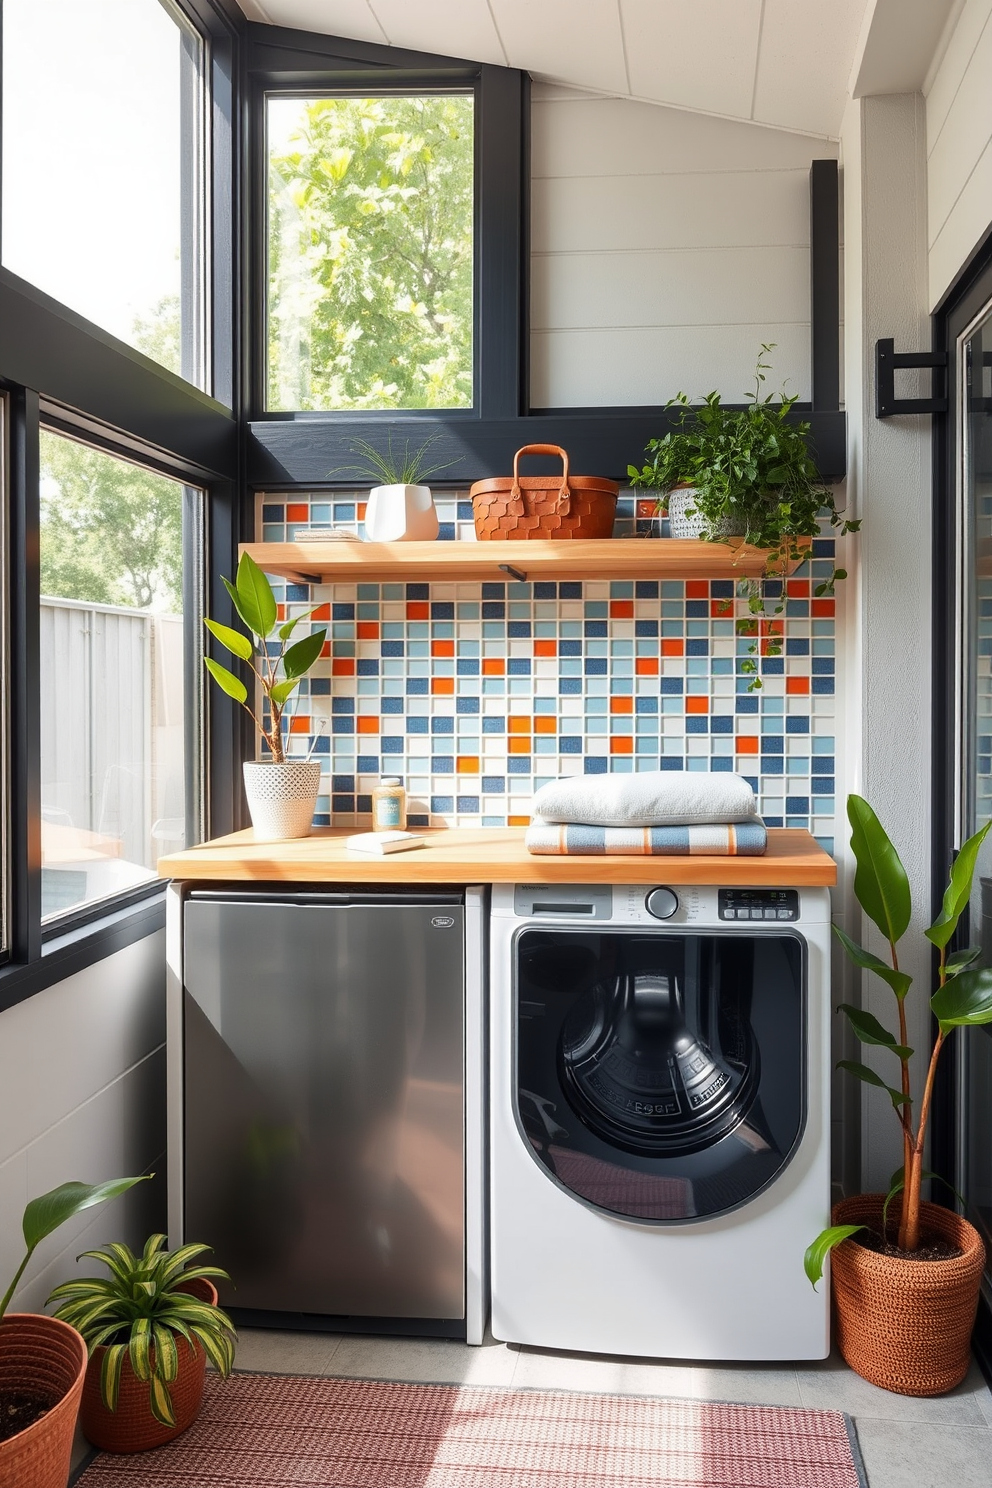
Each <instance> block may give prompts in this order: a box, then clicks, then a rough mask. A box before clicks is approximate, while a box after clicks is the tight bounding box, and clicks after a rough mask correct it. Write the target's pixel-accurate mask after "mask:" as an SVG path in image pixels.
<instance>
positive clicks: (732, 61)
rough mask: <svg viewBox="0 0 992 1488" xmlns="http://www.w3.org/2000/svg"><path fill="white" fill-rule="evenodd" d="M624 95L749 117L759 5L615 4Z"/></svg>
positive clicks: (722, 1)
mask: <svg viewBox="0 0 992 1488" xmlns="http://www.w3.org/2000/svg"><path fill="white" fill-rule="evenodd" d="M620 8H621V13H622V16H623V28H624V37H625V39H626V43H627V65H628V68H629V71H630V87H631V92H632V93H634V95H635V96H636V97H638V98H652V99H657V100H658V102H660V103H672V104H676V105H681V106H682V107H683V108H694V109H702V110H704V111H706V112H707V113H714V114H730V115H733V116H735V117H737V118H745V119H746V118H748V117H749V116H750V113H751V95H752V92H753V87H754V69H755V61H756V58H757V52H758V31H759V26H760V21H761V0H695V3H693V4H691V5H687V4H686V3H685V0H620Z"/></svg>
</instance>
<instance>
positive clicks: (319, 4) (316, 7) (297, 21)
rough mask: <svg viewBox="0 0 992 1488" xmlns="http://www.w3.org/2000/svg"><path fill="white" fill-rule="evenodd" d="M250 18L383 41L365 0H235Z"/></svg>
mask: <svg viewBox="0 0 992 1488" xmlns="http://www.w3.org/2000/svg"><path fill="white" fill-rule="evenodd" d="M238 4H239V5H240V6H241V9H242V10H243V11H244V12H245V13H246V15H248V17H249V19H250V20H256V21H257V20H262V21H269V22H270V23H271V24H272V25H273V26H292V27H294V28H295V29H296V30H297V31H318V32H320V33H321V34H322V35H324V36H347V37H350V38H351V40H352V41H377V42H379V44H380V45H382V44H384V43H385V41H386V37H385V34H384V32H383V29H382V27H381V26H380V25H379V23H378V21H377V20H376V18H375V16H374V15H373V14H372V12H371V10H370V9H369V7H368V4H367V0H238Z"/></svg>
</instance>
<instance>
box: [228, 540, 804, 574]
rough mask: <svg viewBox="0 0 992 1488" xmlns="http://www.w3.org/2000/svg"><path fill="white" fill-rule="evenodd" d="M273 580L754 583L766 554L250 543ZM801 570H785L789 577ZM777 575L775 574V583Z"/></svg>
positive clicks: (692, 546) (636, 543) (672, 545)
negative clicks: (723, 581)
mask: <svg viewBox="0 0 992 1488" xmlns="http://www.w3.org/2000/svg"><path fill="white" fill-rule="evenodd" d="M241 551H242V552H243V553H250V554H251V556H252V557H253V558H254V560H255V562H256V563H257V564H258V566H259V568H261V569H264V571H265V572H266V573H268V574H272V575H273V576H274V577H276V578H280V579H288V580H289V581H290V582H291V583H294V584H334V583H339V584H340V583H369V584H377V583H390V582H409V581H411V580H418V579H419V580H420V581H421V582H427V583H430V582H434V583H451V582H456V581H461V582H473V581H474V582H477V583H478V582H482V581H484V580H485V581H490V582H492V581H496V582H499V581H504V582H505V581H506V580H508V579H510V580H513V579H518V580H521V581H523V580H532V579H545V580H547V579H550V580H558V579H600V578H603V579H607V578H608V579H757V578H761V577H762V576H763V574H764V572H765V564H766V562H767V559H768V553H767V552H766V551H765V550H764V549H763V548H752V547H750V546H749V545H748V544H747V543H743V542H740V541H732V542H728V543H716V542H696V541H693V540H691V539H683V538H666V537H659V538H611V539H609V540H607V541H603V542H598V541H585V540H583V539H579V540H578V541H574V540H572V541H565V542H538V541H534V542H531V541H525V542H427V543H424V542H419V543H418V542H411V543H373V542H362V543H359V542H309V543H307V542H299V543H297V542H273V543H245V544H243V545H242V548H241ZM798 566H799V565H798V562H796V563H790V564H789V565H788V572H789V573H792V572H793V571H794V570H795V569H796V568H797V567H798ZM778 576H779V575H778V574H776V577H778Z"/></svg>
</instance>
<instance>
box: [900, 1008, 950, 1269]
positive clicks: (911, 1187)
mask: <svg viewBox="0 0 992 1488" xmlns="http://www.w3.org/2000/svg"><path fill="white" fill-rule="evenodd" d="M943 1042H944V1035H943V1033H941V1032H938V1034H937V1037H936V1039H935V1040H934V1046H933V1053H932V1054H931V1055H930V1068H929V1069H928V1070H927V1083H926V1085H925V1086H924V1088H923V1099H922V1101H921V1102H920V1124H919V1126H918V1127H917V1129H916V1143H915V1146H914V1148H913V1171H912V1175H911V1178H910V1181H909V1182H907V1184H906V1188H905V1198H906V1202H905V1205H904V1207H903V1221H902V1224H901V1225H900V1227H899V1245H900V1248H901V1249H902V1250H918V1249H919V1247H920V1190H921V1188H922V1187H923V1147H924V1144H925V1142H926V1139H927V1121H928V1119H929V1116H930V1101H931V1098H932V1096H933V1082H934V1077H935V1076H936V1073H937V1060H938V1058H939V1057H940V1050H941V1046H942V1045H943ZM904 1231H905V1240H904V1239H903V1232H904Z"/></svg>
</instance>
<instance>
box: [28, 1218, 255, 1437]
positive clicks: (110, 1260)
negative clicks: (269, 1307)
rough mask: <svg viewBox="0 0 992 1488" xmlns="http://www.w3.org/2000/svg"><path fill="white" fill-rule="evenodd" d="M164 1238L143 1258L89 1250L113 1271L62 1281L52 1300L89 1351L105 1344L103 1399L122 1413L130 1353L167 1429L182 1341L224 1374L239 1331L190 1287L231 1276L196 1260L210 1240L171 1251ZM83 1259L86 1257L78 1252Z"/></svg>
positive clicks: (155, 1239)
mask: <svg viewBox="0 0 992 1488" xmlns="http://www.w3.org/2000/svg"><path fill="white" fill-rule="evenodd" d="M164 1247H165V1236H164V1235H152V1236H151V1237H150V1238H149V1240H148V1241H147V1243H146V1245H145V1248H144V1250H143V1251H142V1253H141V1255H140V1256H136V1255H135V1254H134V1253H133V1252H132V1251H131V1250H130V1249H129V1248H128V1247H127V1246H126V1245H104V1246H102V1247H101V1248H100V1249H99V1250H85V1251H83V1255H85V1256H89V1257H90V1258H91V1259H92V1260H95V1261H101V1262H102V1263H103V1265H105V1266H106V1267H107V1270H108V1271H109V1272H110V1275H109V1276H107V1277H84V1278H80V1279H79V1280H76V1281H67V1282H64V1283H63V1285H62V1286H57V1287H56V1288H55V1290H54V1291H53V1292H52V1295H51V1296H50V1297H49V1299H48V1300H49V1302H50V1303H51V1302H58V1303H59V1306H58V1308H57V1309H56V1312H55V1316H56V1317H57V1318H61V1319H62V1321H63V1322H65V1323H69V1324H70V1325H71V1326H72V1327H73V1328H76V1329H77V1330H78V1331H79V1332H80V1333H81V1334H82V1335H83V1337H84V1338H85V1340H86V1342H87V1344H88V1346H89V1348H90V1351H91V1352H92V1350H93V1349H95V1348H99V1347H100V1346H101V1345H105V1346H106V1348H105V1352H104V1354H103V1358H102V1360H101V1364H100V1396H101V1399H102V1400H103V1403H104V1405H105V1406H106V1407H107V1409H108V1410H112V1411H113V1410H116V1409H117V1402H118V1399H119V1397H120V1387H121V1375H122V1372H123V1369H124V1361H125V1358H128V1359H130V1362H131V1368H132V1370H133V1371H134V1374H135V1377H136V1378H137V1379H139V1380H141V1381H142V1382H143V1383H147V1385H148V1398H149V1405H150V1407H151V1413H152V1415H153V1416H154V1418H155V1420H156V1421H159V1422H160V1423H161V1424H162V1425H163V1426H174V1425H175V1424H176V1419H175V1413H174V1411H173V1408H172V1398H171V1396H170V1394H169V1385H170V1384H172V1382H173V1381H174V1380H175V1379H176V1378H177V1376H178V1374H179V1350H178V1347H177V1345H176V1339H177V1338H183V1339H185V1340H186V1342H187V1343H188V1344H189V1346H190V1348H191V1349H193V1350H196V1349H197V1348H202V1349H203V1350H204V1352H205V1353H206V1355H207V1358H208V1359H209V1360H210V1362H211V1364H213V1366H214V1368H215V1369H216V1370H217V1371H218V1373H219V1374H220V1375H221V1376H222V1377H223V1378H224V1379H226V1378H227V1376H228V1375H229V1374H230V1372H231V1370H232V1368H233V1367H234V1345H235V1340H236V1337H237V1334H236V1333H235V1331H234V1325H233V1323H232V1322H231V1319H230V1318H229V1317H228V1315H227V1313H226V1312H223V1311H222V1310H221V1308H219V1307H217V1306H215V1305H214V1304H213V1303H211V1302H204V1301H202V1300H201V1298H199V1297H195V1296H193V1295H192V1294H191V1293H190V1292H188V1291H186V1290H184V1288H185V1287H186V1286H187V1285H188V1283H189V1282H191V1281H193V1280H195V1279H197V1278H209V1277H218V1278H220V1279H222V1280H224V1281H229V1280H230V1277H229V1276H228V1274H227V1272H226V1271H222V1270H221V1269H220V1268H219V1267H218V1266H202V1265H192V1264H191V1262H193V1261H195V1260H196V1259H197V1257H198V1256H200V1255H202V1254H203V1252H204V1251H207V1250H209V1248H210V1247H209V1246H207V1245H197V1244H190V1245H181V1246H180V1247H179V1249H178V1250H172V1251H169V1250H166V1249H165V1248H164ZM78 1259H80V1260H82V1256H80V1257H78Z"/></svg>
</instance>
